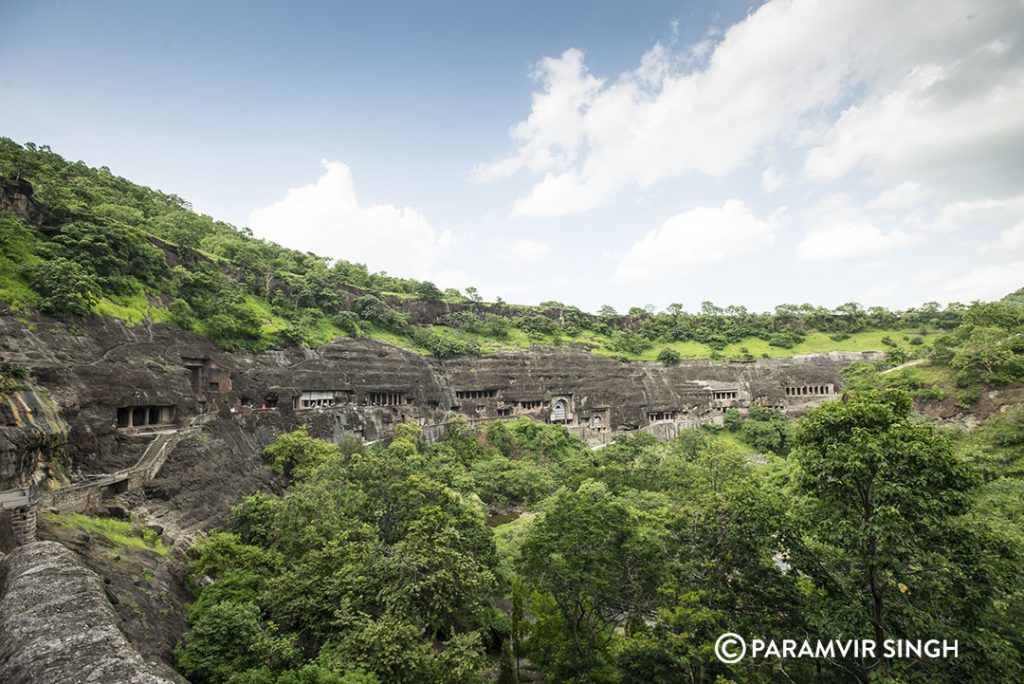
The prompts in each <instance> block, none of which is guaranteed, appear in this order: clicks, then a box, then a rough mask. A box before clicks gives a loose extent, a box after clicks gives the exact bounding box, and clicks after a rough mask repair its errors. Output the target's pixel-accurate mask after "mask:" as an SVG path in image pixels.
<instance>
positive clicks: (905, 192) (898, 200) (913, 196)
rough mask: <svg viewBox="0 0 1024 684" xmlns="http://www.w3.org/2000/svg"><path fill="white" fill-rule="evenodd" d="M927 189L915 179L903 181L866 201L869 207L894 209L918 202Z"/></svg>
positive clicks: (925, 194) (923, 196) (926, 194)
mask: <svg viewBox="0 0 1024 684" xmlns="http://www.w3.org/2000/svg"><path fill="white" fill-rule="evenodd" d="M927 196H928V191H927V190H926V189H925V188H924V186H922V185H921V184H920V183H918V182H917V181H904V182H902V183H900V184H899V185H896V186H894V187H891V188H889V189H888V190H885V191H884V192H882V193H881V194H879V195H878V197H876V198H874V199H873V200H871V201H870V202H869V203H868V205H867V206H868V208H869V209H882V210H888V211H895V210H898V209H907V208H909V207H913V206H915V205H917V204H920V203H921V201H922V200H924V198H925V197H927Z"/></svg>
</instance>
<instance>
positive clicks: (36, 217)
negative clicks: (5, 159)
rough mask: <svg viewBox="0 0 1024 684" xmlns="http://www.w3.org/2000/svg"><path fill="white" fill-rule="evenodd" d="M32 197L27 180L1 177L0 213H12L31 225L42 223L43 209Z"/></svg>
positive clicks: (30, 186)
mask: <svg viewBox="0 0 1024 684" xmlns="http://www.w3.org/2000/svg"><path fill="white" fill-rule="evenodd" d="M32 195H33V192H32V185H31V184H29V182H28V181H27V180H25V179H23V178H4V177H2V176H0V212H4V211H9V212H12V213H14V214H16V215H17V216H20V217H21V218H23V219H24V220H26V221H28V222H29V223H34V224H37V225H38V224H40V223H42V221H43V209H42V207H41V206H40V204H39V203H38V202H36V200H35V198H34V197H33V196H32Z"/></svg>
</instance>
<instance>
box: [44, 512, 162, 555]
mask: <svg viewBox="0 0 1024 684" xmlns="http://www.w3.org/2000/svg"><path fill="white" fill-rule="evenodd" d="M42 517H43V520H45V521H46V522H49V523H53V524H55V525H60V526H61V527H68V528H73V529H79V530H83V531H85V532H89V533H93V534H99V535H102V536H103V537H106V538H107V539H108V540H110V541H111V542H113V543H115V544H118V545H120V546H127V547H131V548H134V549H143V550H145V551H152V552H153V553H156V554H158V555H160V556H166V555H167V547H166V546H164V543H163V542H162V541H161V540H160V537H159V536H158V535H157V534H156V533H154V532H152V531H151V530H144V529H142V528H140V527H138V526H136V525H134V524H132V523H130V522H127V521H124V520H115V519H113V518H93V517H91V516H88V515H82V514H80V513H44V514H43V516H42Z"/></svg>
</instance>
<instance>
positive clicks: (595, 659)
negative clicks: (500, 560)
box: [519, 481, 657, 678]
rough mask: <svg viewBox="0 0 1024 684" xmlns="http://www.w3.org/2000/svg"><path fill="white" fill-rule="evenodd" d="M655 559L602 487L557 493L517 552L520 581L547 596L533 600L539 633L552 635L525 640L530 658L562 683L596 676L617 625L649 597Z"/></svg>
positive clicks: (652, 550)
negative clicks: (565, 679)
mask: <svg viewBox="0 0 1024 684" xmlns="http://www.w3.org/2000/svg"><path fill="white" fill-rule="evenodd" d="M656 555H657V549H656V547H655V545H653V544H652V543H651V540H650V539H648V538H646V537H645V536H644V535H642V534H641V532H640V529H639V527H638V523H637V521H636V520H634V519H633V517H632V516H631V514H630V512H629V510H628V509H627V507H626V506H625V505H624V504H623V503H621V502H619V501H617V500H616V499H615V497H613V496H612V494H611V493H610V492H609V491H608V488H607V487H606V486H605V485H604V484H601V483H598V482H593V481H588V482H584V483H583V484H582V485H580V487H579V489H577V490H576V491H571V490H562V491H560V492H559V493H558V494H556V495H555V497H554V498H553V500H552V501H551V503H550V506H549V508H548V509H547V510H546V511H545V512H544V514H543V517H541V518H540V519H539V520H537V521H535V523H534V524H533V525H532V526H531V528H530V530H529V532H528V534H527V537H526V540H525V541H524V542H523V545H522V549H521V559H520V564H519V568H520V571H521V573H522V576H523V578H524V579H525V580H526V582H527V583H528V584H529V585H530V586H532V587H533V588H534V589H536V590H539V591H541V592H543V594H544V595H547V596H550V602H546V601H544V600H541V601H540V602H538V603H537V607H539V609H540V611H541V612H542V614H545V615H546V616H547V617H546V618H545V619H544V620H543V623H542V621H541V620H540V619H538V626H537V630H538V634H543V633H544V632H545V631H547V632H548V634H549V635H551V637H552V638H549V639H547V640H545V639H543V638H541V637H536V636H535V637H534V638H533V639H531V643H532V644H534V645H535V647H534V648H533V649H532V651H533V652H534V653H535V655H534V657H535V658H536V659H538V660H539V661H540V662H543V663H545V664H546V665H547V666H548V667H549V668H551V669H555V670H557V672H556V675H557V676H558V677H560V678H561V677H567V676H570V675H575V676H579V677H588V676H597V673H599V672H600V671H601V670H602V669H603V668H604V667H605V666H606V665H607V648H608V646H609V644H610V642H611V640H612V638H613V637H614V635H615V629H616V627H618V626H621V625H623V624H625V622H626V620H627V618H628V616H630V615H632V614H639V613H642V612H643V611H644V609H645V605H644V599H645V598H649V597H650V596H651V594H652V593H653V586H654V585H655V584H656V576H655V573H656V572H657V564H656V562H655V558H656ZM545 641H546V642H547V643H545Z"/></svg>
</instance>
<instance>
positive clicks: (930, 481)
mask: <svg viewBox="0 0 1024 684" xmlns="http://www.w3.org/2000/svg"><path fill="white" fill-rule="evenodd" d="M910 409H911V400H910V397H909V396H908V395H907V394H906V393H905V392H903V391H895V390H891V391H886V392H882V393H879V392H874V391H872V392H864V393H861V394H857V395H854V396H852V397H851V398H850V399H849V400H847V401H845V402H835V403H830V404H825V405H824V406H821V407H819V408H817V409H815V410H814V411H812V412H811V413H810V414H808V415H807V417H806V418H805V419H804V420H802V421H801V423H800V425H799V427H798V430H797V433H796V445H797V448H796V449H795V451H794V458H795V460H796V462H797V463H798V464H799V472H798V474H797V476H796V480H795V482H796V490H797V492H798V493H799V494H800V495H802V496H803V497H805V498H804V499H803V502H804V505H803V506H801V508H800V509H799V513H800V518H799V523H798V525H799V528H800V529H801V530H802V536H801V538H800V540H799V541H798V542H797V543H795V544H794V547H793V563H794V565H795V566H796V567H797V568H798V569H800V570H801V571H802V572H805V573H806V574H807V575H808V576H809V577H810V578H812V579H813V580H814V582H815V587H816V590H817V592H818V594H819V597H820V600H821V601H822V608H823V612H822V613H821V614H820V615H819V616H818V617H817V619H818V620H819V624H818V627H819V629H820V630H821V633H823V634H838V633H844V634H861V635H863V636H870V637H873V638H874V639H875V640H876V642H878V643H881V642H882V641H884V640H885V639H887V638H901V637H902V638H919V637H920V636H921V635H922V634H943V635H945V636H946V637H947V638H950V637H952V635H953V634H957V635H958V636H959V637H960V638H961V639H962V640H963V642H964V643H972V642H973V643H976V644H978V645H977V646H975V648H978V649H981V650H980V651H978V652H979V653H980V652H985V653H990V654H991V653H995V652H998V651H1000V650H1002V651H1005V649H1006V645H1007V644H1006V640H1005V637H1004V636H1001V635H998V631H999V630H996V633H993V632H992V631H990V630H988V629H987V628H985V627H983V626H982V625H984V624H992V623H991V622H989V619H990V618H991V616H992V612H993V611H994V610H997V609H996V608H994V606H993V600H994V599H995V598H996V597H997V591H998V590H997V587H998V585H999V583H1000V582H1001V581H1003V579H1002V578H1001V577H1000V571H999V570H998V568H999V567H1001V565H1002V563H1001V561H1000V560H999V558H998V557H999V555H1000V554H1002V553H1004V550H1005V545H1004V544H1002V543H999V542H998V541H997V540H996V538H994V537H989V536H988V535H987V533H986V532H985V530H984V529H983V528H982V529H979V526H978V525H977V524H975V523H971V522H970V521H969V520H968V518H966V517H965V514H966V513H968V512H969V511H970V510H971V508H972V505H973V496H972V494H973V491H974V487H975V485H976V484H977V477H976V475H975V474H974V472H973V470H972V469H971V468H970V467H969V466H968V464H967V463H966V462H965V461H964V460H962V459H961V458H959V457H958V456H956V455H955V454H954V452H953V449H952V445H951V443H950V442H949V440H948V439H947V438H945V437H944V436H942V435H941V434H940V433H939V432H938V431H937V430H936V429H935V428H934V427H933V426H932V425H930V424H927V423H924V422H922V421H920V420H915V419H914V417H913V416H912V415H911V411H910ZM986 539H988V541H986ZM986 548H987V549H988V550H983V549H986ZM968 578H970V579H968ZM965 582H967V583H970V585H971V590H970V592H969V593H968V594H964V593H963V592H961V591H960V588H961V587H963V585H964V583H965ZM996 624H998V621H996ZM975 630H982V631H981V632H976V631H975ZM981 641H985V642H987V643H985V645H984V646H981V645H980V644H979V643H978V642H981ZM962 647H963V646H962ZM978 660H979V661H981V660H984V658H979V659H978ZM933 665H934V663H933ZM847 666H848V667H851V668H858V667H861V665H860V664H859V663H853V662H850V663H848V664H847ZM876 667H877V668H881V669H882V670H884V671H886V672H889V673H890V674H895V671H896V670H899V669H900V668H905V667H906V665H905V664H904V663H896V664H894V663H891V662H889V661H886V660H879V661H878V662H876V663H868V664H867V668H868V669H869V670H870V669H874V668H876ZM921 667H925V668H927V667H928V665H927V664H924V665H922V666H921ZM951 667H952V666H950V665H948V664H947V667H946V670H947V671H949V669H950V668H951ZM894 668H895V670H894ZM972 668H974V669H975V671H976V672H977V671H981V670H983V669H985V668H992V669H991V670H990V675H991V676H995V675H996V674H998V675H999V676H998V677H997V678H1000V677H1005V676H1006V675H1007V673H1009V672H1019V671H1020V670H1019V657H1018V658H1006V657H1005V654H1004V655H1003V656H999V657H998V662H993V661H992V660H990V661H989V662H988V663H986V665H985V666H984V667H983V666H981V664H980V662H975V663H974V664H973V665H972ZM930 669H932V670H933V671H934V669H935V668H934V667H933V668H930ZM1010 678H1011V679H1012V678H1013V677H1010Z"/></svg>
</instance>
